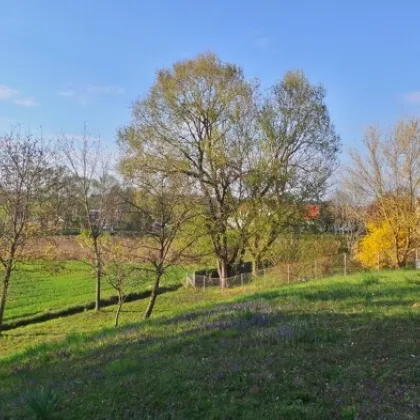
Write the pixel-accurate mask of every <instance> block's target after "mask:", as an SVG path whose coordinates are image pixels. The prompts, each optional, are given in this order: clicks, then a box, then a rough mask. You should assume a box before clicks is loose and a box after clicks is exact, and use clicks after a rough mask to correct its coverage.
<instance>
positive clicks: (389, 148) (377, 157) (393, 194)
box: [346, 120, 420, 267]
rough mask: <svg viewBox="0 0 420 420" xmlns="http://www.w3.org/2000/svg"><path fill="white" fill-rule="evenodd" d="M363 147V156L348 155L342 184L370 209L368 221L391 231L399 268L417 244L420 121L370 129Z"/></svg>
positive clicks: (354, 152) (359, 154)
mask: <svg viewBox="0 0 420 420" xmlns="http://www.w3.org/2000/svg"><path fill="white" fill-rule="evenodd" d="M363 144H364V146H365V150H364V153H363V154H362V153H360V152H357V151H353V152H352V153H351V160H352V161H351V165H349V167H348V169H347V176H346V184H347V186H348V187H349V188H350V190H351V191H353V192H354V193H355V194H357V195H358V196H359V197H361V200H363V201H361V204H364V205H365V206H370V211H369V212H368V215H369V219H370V220H374V221H378V222H385V223H386V224H387V226H388V227H389V228H390V229H391V232H392V237H393V255H394V260H395V262H396V265H397V266H399V267H402V266H404V265H405V264H406V262H407V259H408V257H409V255H410V253H412V251H413V250H414V248H415V247H416V246H417V245H418V240H419V230H418V223H419V213H418V200H419V197H420V195H419V194H420V121H418V120H407V121H400V122H398V123H397V124H396V125H395V126H394V127H393V128H392V129H391V130H389V131H388V132H382V131H381V130H380V129H379V128H370V129H368V130H367V132H366V135H365V138H364V142H363Z"/></svg>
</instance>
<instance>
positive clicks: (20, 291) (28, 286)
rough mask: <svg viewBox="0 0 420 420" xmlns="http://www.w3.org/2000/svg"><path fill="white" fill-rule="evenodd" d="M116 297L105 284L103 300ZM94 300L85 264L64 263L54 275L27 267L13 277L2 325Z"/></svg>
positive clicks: (37, 267) (92, 281)
mask: <svg viewBox="0 0 420 420" xmlns="http://www.w3.org/2000/svg"><path fill="white" fill-rule="evenodd" d="M175 274H177V273H175ZM175 277H179V275H176V276H175ZM148 286H149V284H148V283H141V282H139V284H138V285H137V286H136V290H135V291H142V290H144V289H146V288H147V287H148ZM115 294H116V293H115V291H114V290H113V289H112V288H111V286H110V285H109V284H108V283H107V282H106V280H104V281H103V282H102V298H106V297H109V296H111V295H115ZM94 299H95V279H94V275H93V271H92V269H91V268H90V267H89V266H88V265H87V264H85V263H82V262H77V261H69V262H66V263H64V265H63V269H62V270H60V271H59V272H58V273H57V274H53V273H51V272H48V271H46V270H45V267H44V266H43V265H37V264H31V265H28V264H27V265H24V266H23V267H22V268H20V269H19V270H17V271H16V272H14V273H13V277H12V282H11V287H10V292H9V298H8V301H7V307H6V312H5V321H6V322H8V321H17V320H19V319H23V318H28V317H32V316H35V315H38V314H41V313H44V312H48V311H54V310H59V309H65V308H68V307H71V306H75V305H85V304H88V303H90V302H93V301H94Z"/></svg>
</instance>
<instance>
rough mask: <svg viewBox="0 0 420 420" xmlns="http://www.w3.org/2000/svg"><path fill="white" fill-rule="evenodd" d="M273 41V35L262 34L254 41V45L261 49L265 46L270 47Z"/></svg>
mask: <svg viewBox="0 0 420 420" xmlns="http://www.w3.org/2000/svg"><path fill="white" fill-rule="evenodd" d="M272 42H273V39H272V38H271V37H269V36H262V37H260V38H257V39H256V40H255V41H254V44H253V45H254V47H255V48H261V49H263V48H267V47H269V46H270V45H271V44H272Z"/></svg>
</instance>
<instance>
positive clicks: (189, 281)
mask: <svg viewBox="0 0 420 420" xmlns="http://www.w3.org/2000/svg"><path fill="white" fill-rule="evenodd" d="M360 271H364V270H363V268H362V267H361V266H360V264H358V263H357V262H355V261H354V260H352V259H351V258H349V256H348V255H347V254H341V255H333V256H327V257H322V258H319V259H316V260H312V261H293V262H284V263H280V264H277V265H276V266H274V267H268V268H263V269H259V270H256V271H255V272H253V273H242V274H238V275H235V276H231V277H228V278H226V279H225V287H228V288H232V287H238V286H239V287H244V286H246V285H249V284H254V285H256V286H268V285H270V284H272V285H277V284H290V283H298V282H305V281H309V280H314V279H319V278H324V277H333V276H346V275H348V274H352V273H355V272H360ZM185 286H186V287H193V288H194V289H197V290H203V291H205V290H206V289H207V288H209V287H214V286H218V287H220V286H221V280H220V278H219V277H214V276H213V277H212V276H206V275H203V274H196V273H192V274H189V275H188V276H187V277H186V279H185Z"/></svg>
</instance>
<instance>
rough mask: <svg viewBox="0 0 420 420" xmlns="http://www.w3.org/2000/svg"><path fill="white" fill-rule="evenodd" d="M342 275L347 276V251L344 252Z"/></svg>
mask: <svg viewBox="0 0 420 420" xmlns="http://www.w3.org/2000/svg"><path fill="white" fill-rule="evenodd" d="M344 275H345V276H347V252H345V253H344Z"/></svg>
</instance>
